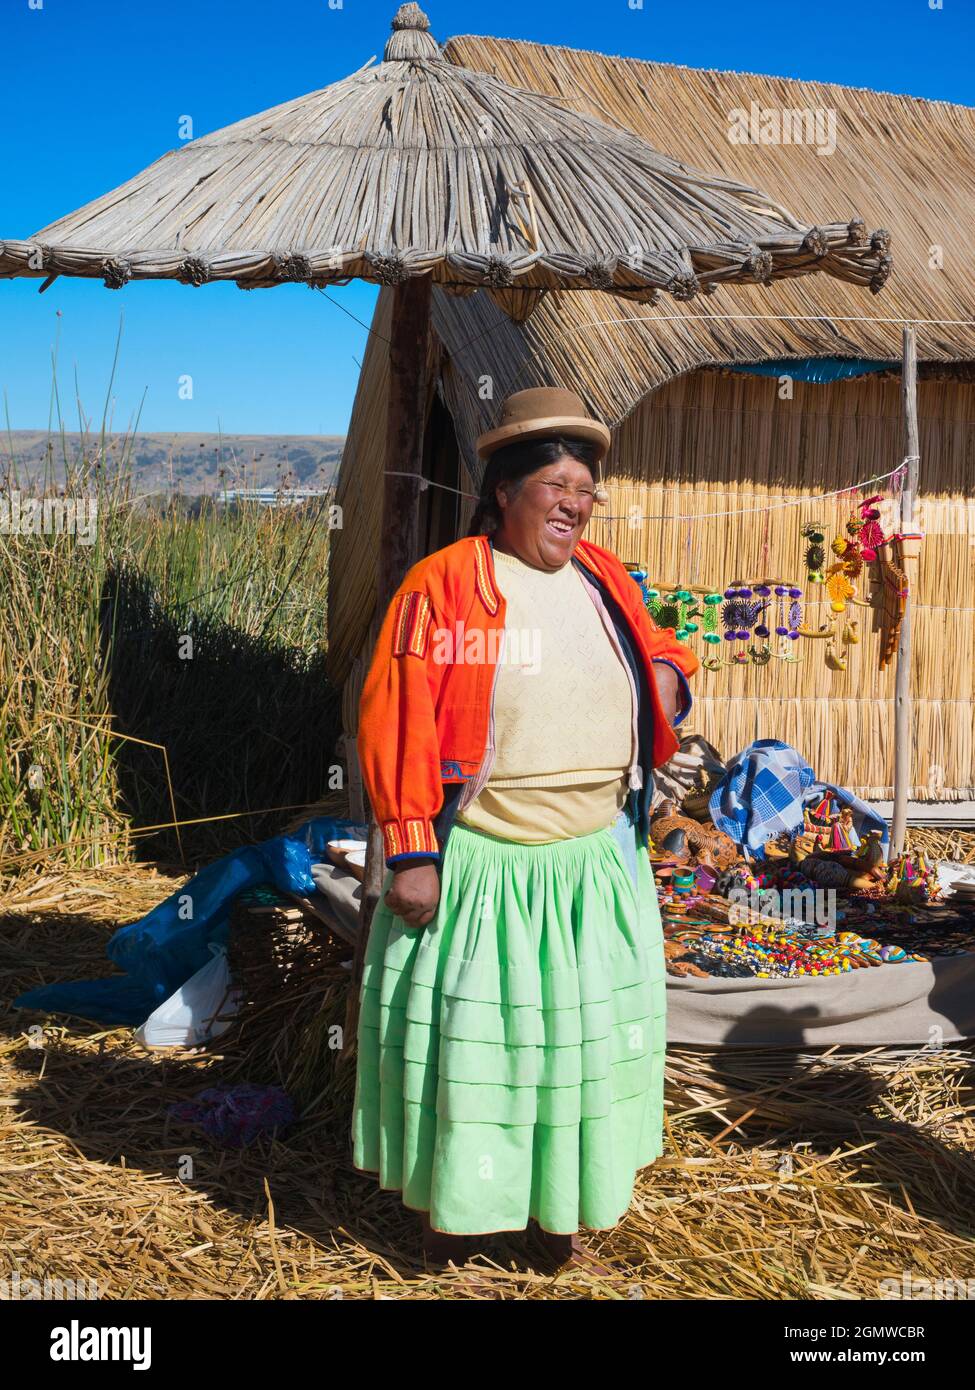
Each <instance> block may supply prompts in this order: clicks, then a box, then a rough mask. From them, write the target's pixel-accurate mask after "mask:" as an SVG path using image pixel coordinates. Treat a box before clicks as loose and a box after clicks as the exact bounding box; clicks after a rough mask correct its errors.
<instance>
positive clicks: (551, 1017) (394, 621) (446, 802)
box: [353, 388, 697, 1260]
mask: <svg viewBox="0 0 975 1390" xmlns="http://www.w3.org/2000/svg"><path fill="white" fill-rule="evenodd" d="M609 440H610V435H609V430H608V429H607V428H606V426H605V425H604V424H602V423H601V422H600V421H598V420H594V419H592V418H591V417H590V416H589V415H588V414H587V413H586V410H585V407H584V405H583V402H582V401H581V400H580V399H579V397H578V396H577V395H575V393H574V392H572V391H565V390H561V389H556V388H539V389H533V390H529V391H522V392H518V393H517V394H516V395H514V396H512V397H509V399H508V400H507V401H506V402H505V403H504V407H503V410H502V422H501V424H500V425H499V427H498V428H497V429H495V430H492V431H490V432H489V433H488V434H486V435H482V436H481V438H480V439H479V441H478V450H479V452H480V453H481V455H482V456H483V457H486V458H487V460H488V462H487V468H486V471H485V477H484V483H483V486H482V489H481V496H480V501H479V504H478V507H477V510H476V513H475V517H474V526H473V534H472V535H470V536H468V537H467V538H465V539H464V540H462V541H458V542H456V543H455V544H454V545H451V546H448V547H446V549H444V550H441V551H438V552H437V553H436V554H434V555H430V556H428V557H427V558H426V559H425V560H421V561H420V563H419V564H418V565H415V566H414V568H413V569H412V570H411V571H410V572H409V574H408V575H407V576H406V578H405V579H404V580H403V583H402V585H401V586H400V590H399V592H398V593H397V595H396V596H395V597H394V600H393V603H392V605H391V606H390V609H389V612H388V613H387V615H386V619H385V622H384V624H383V629H382V632H381V633H380V636H379V640H378V642H377V645H376V653H375V656H374V658H373V663H372V666H371V667H370V671H369V675H368V677H367V679H366V683H365V686H364V689H363V696H362V707H361V712H360V721H359V729H360V733H359V753H360V761H361V764H362V772H363V779H364V781H365V784H366V789H367V791H368V793H369V799H370V802H371V804H372V808H373V812H374V814H375V815H376V817H377V819H378V820H379V821H380V822H381V824H382V827H383V835H384V839H385V843H386V847H387V855H386V863H387V865H388V867H389V870H390V873H389V875H388V877H387V883H386V892H385V897H384V899H383V900H382V901H381V902H380V903H379V905H378V906H377V908H376V913H375V917H374V918H373V923H372V930H371V933H370V936H369V942H368V949H367V955H366V961H365V970H364V973H363V984H362V998H361V1010H360V1017H359V1035H358V1042H359V1048H358V1071H357V1085H356V1100H355V1114H354V1125H353V1137H354V1145H355V1162H356V1165H357V1166H358V1167H359V1168H362V1169H364V1170H366V1171H375V1172H378V1174H379V1180H380V1183H381V1185H382V1186H383V1187H386V1188H396V1189H399V1190H400V1191H402V1194H403V1200H404V1202H405V1203H406V1205H407V1206H410V1207H414V1208H416V1209H417V1210H419V1211H421V1212H422V1213H424V1216H425V1229H426V1240H427V1251H428V1254H429V1255H430V1256H431V1258H438V1259H439V1258H445V1257H447V1256H452V1257H456V1256H457V1255H458V1254H459V1253H461V1252H460V1250H459V1249H458V1241H459V1238H460V1237H466V1236H474V1235H478V1234H483V1233H487V1232H493V1231H505V1230H522V1229H524V1228H525V1227H526V1226H527V1225H528V1223H529V1222H533V1223H535V1224H536V1225H537V1227H538V1230H539V1234H540V1237H541V1239H542V1241H543V1243H544V1244H545V1245H546V1246H548V1248H549V1250H550V1251H551V1252H553V1253H556V1254H558V1255H560V1256H561V1257H562V1258H575V1259H580V1260H581V1259H585V1258H586V1253H585V1251H584V1250H583V1249H582V1247H581V1246H580V1245H579V1242H578V1235H577V1233H578V1230H579V1227H580V1224H581V1225H584V1226H589V1227H594V1228H603V1229H605V1228H607V1227H610V1226H613V1225H615V1223H616V1222H617V1221H619V1219H620V1218H621V1217H622V1216H623V1214H624V1212H625V1211H626V1209H627V1207H628V1205H629V1201H630V1196H631V1193H632V1188H633V1181H634V1177H635V1175H636V1172H637V1170H638V1169H639V1168H641V1167H643V1166H644V1165H645V1164H647V1163H650V1162H651V1161H652V1160H653V1159H654V1158H656V1157H657V1156H658V1154H659V1153H660V1152H661V1133H662V1122H663V1055H664V1010H665V987H664V964H663V939H662V933H661V926H660V915H659V912H658V909H657V900H656V894H655V891H654V885H653V878H652V875H651V873H650V867H649V861H648V858H647V852H646V837H647V829H648V816H647V812H648V805H649V798H650V791H651V786H652V778H651V771H652V769H653V767H654V766H657V765H659V764H660V763H661V762H663V761H665V760H666V758H667V757H669V756H670V754H671V753H672V752H673V751H674V749H675V748H676V746H677V740H676V738H675V736H674V733H673V730H672V728H671V724H672V723H673V722H675V721H677V720H679V718H680V717H683V714H684V713H686V709H687V706H688V705H689V696H688V694H687V684H686V680H685V677H686V676H689V675H692V674H693V672H694V670H695V669H696V667H697V660H696V658H695V657H694V656H693V655H692V654H691V653H690V652H688V651H687V650H686V648H685V647H683V646H682V644H681V643H679V642H677V640H676V639H675V637H674V634H673V631H661V630H659V629H657V628H655V627H654V625H653V623H652V622H651V620H650V618H649V615H648V614H647V611H646V609H645V607H644V605H643V603H642V600H641V597H640V594H639V591H638V589H637V587H636V585H635V584H634V583H633V581H632V580H631V579H630V577H629V575H628V574H627V573H626V570H625V569H624V567H623V565H622V564H621V563H620V561H619V560H618V559H617V557H616V556H615V555H613V554H612V553H611V552H610V551H608V550H603V549H601V548H600V547H599V546H595V545H592V544H590V543H589V542H587V541H585V540H583V539H582V533H583V532H584V530H585V528H586V525H587V523H588V521H589V518H590V515H591V513H592V508H593V504H594V502H595V500H596V498H597V473H598V467H599V463H600V461H601V459H602V457H603V455H604V454H605V452H606V450H607V448H608V446H609ZM457 623H462V624H463V625H464V628H465V631H478V630H480V629H483V630H484V631H485V633H486V634H487V635H492V634H494V633H497V632H500V633H502V634H503V638H504V641H503V649H502V651H501V653H500V654H498V653H497V651H496V650H495V654H494V656H493V657H487V658H486V659H485V661H484V662H483V663H482V664H481V665H480V667H479V668H475V669H471V666H470V663H469V662H467V661H465V663H464V664H463V665H458V664H456V663H454V662H451V661H448V662H446V663H444V662H443V661H442V660H439V661H438V659H437V656H436V654H435V647H434V644H433V643H432V642H431V640H430V634H431V631H435V630H438V629H440V628H447V629H453V628H454V627H455V625H456V624H457ZM525 632H531V633H532V634H533V636H534V637H535V638H537V641H535V642H533V643H532V644H530V649H531V652H532V659H531V660H514V659H512V657H511V648H512V647H513V645H514V638H515V637H516V636H518V637H519V639H520V638H521V637H522V635H523V634H524V633H525ZM484 650H485V652H488V651H490V650H491V644H490V643H485V645H484ZM521 650H522V644H521V643H520V642H519V653H520V652H521ZM678 704H679V705H680V706H681V708H680V711H679V712H678ZM424 929H425V930H424Z"/></svg>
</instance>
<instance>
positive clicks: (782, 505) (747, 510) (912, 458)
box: [383, 454, 920, 550]
mask: <svg viewBox="0 0 975 1390" xmlns="http://www.w3.org/2000/svg"><path fill="white" fill-rule="evenodd" d="M915 462H920V459H919V456H918V455H917V454H908V455H907V457H906V458H904V459H903V460H902V462H900V463H899V464H898V465H897V467H896V468H892V469H890V471H889V472H887V473H878V474H877V475H876V476H875V477H873V478H864V479H862V480H861V481H860V482H856V483H848V484H847V486H846V487H838V488H835V489H834V490H833V491H832V492H821V493H819V494H818V495H816V496H813V495H809V496H804V497H789V498H787V499H786V500H785V501H783V502H773V503H771V504H766V505H765V506H760V507H738V508H736V509H735V510H734V511H728V512H691V513H689V514H688V515H687V516H667V515H661V516H633V514H632V513H631V512H625V513H619V514H617V513H613V512H610V513H607V515H606V517H605V518H604V519H605V520H606V521H619V520H627V521H686V522H689V523H691V522H695V521H711V520H714V518H716V517H724V516H750V515H752V514H754V513H755V512H766V513H767V512H776V511H784V510H785V509H786V508H787V507H804V506H811V505H812V504H813V503H814V502H827V501H828V500H829V499H830V498H831V497H845V496H846V494H847V493H850V492H863V491H865V490H866V489H867V488H869V487H873V486H874V484H875V483H882V482H884V481H885V479H887V478H890V479H891V480H892V483H891V486H892V488H893V489H894V490H895V491H897V492H898V493H900V491H901V490H902V487H903V481H904V476H905V474H906V471H907V465H908V464H909V463H915ZM383 472H384V473H385V474H386V476H387V477H390V478H413V479H414V480H415V481H416V482H417V483H419V485H420V491H421V492H426V490H427V488H428V487H439V488H442V489H443V491H444V492H455V493H457V495H458V496H459V497H467V498H470V500H471V501H473V502H476V501H478V500H479V498H478V494H477V493H476V492H465V491H464V489H463V488H459V487H450V486H449V485H448V484H447V483H435V482H434V481H433V479H432V478H425V477H424V476H423V475H422V474H421V473H409V472H406V471H404V470H402V469H398V468H386V469H384V470H383ZM767 538H768V527H767V526H766V545H767ZM687 545H688V550H689V549H690V533H688V538H687Z"/></svg>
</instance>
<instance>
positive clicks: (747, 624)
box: [721, 584, 762, 666]
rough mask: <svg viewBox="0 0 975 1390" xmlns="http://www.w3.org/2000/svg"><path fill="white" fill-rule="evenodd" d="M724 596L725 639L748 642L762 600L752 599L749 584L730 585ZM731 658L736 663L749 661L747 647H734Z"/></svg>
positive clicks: (722, 612) (722, 618)
mask: <svg viewBox="0 0 975 1390" xmlns="http://www.w3.org/2000/svg"><path fill="white" fill-rule="evenodd" d="M724 596H725V598H726V600H727V602H726V603H725V605H724V607H723V608H722V610H721V621H722V622H723V623H724V627H725V634H724V636H725V641H726V642H732V643H734V642H747V641H748V640H749V638H750V637H751V628H752V624H753V623H754V622H755V620H756V618H757V617H758V615H759V613H760V611H761V606H762V605H761V602H758V603H755V602H753V601H752V591H751V589H750V588H749V587H748V585H747V584H731V585H729V586H728V588H727V589H725V591H724ZM731 660H732V661H733V662H734V663H735V664H736V665H739V666H741V665H744V664H745V663H746V662H747V661H748V651H747V649H746V648H745V647H739V648H738V649H737V650H735V649H734V647H732V656H731Z"/></svg>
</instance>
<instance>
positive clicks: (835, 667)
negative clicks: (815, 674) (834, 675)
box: [825, 634, 846, 671]
mask: <svg viewBox="0 0 975 1390" xmlns="http://www.w3.org/2000/svg"><path fill="white" fill-rule="evenodd" d="M825 661H826V665H827V666H828V667H829V669H830V670H831V671H845V670H846V657H845V656H838V655H837V652H836V647H835V645H834V640H833V636H832V634H830V639H829V641H828V642H827V644H826V655H825Z"/></svg>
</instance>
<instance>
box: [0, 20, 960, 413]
mask: <svg viewBox="0 0 975 1390" xmlns="http://www.w3.org/2000/svg"><path fill="white" fill-rule="evenodd" d="M32 3H33V5H34V6H38V5H39V6H40V8H31V4H32ZM932 3H935V4H936V3H937V0H931V2H930V3H929V0H888V3H886V4H883V5H880V6H877V5H874V4H862V3H855V0H812V3H805V4H803V3H799V4H782V3H781V2H780V3H775V4H773V3H772V2H771V0H748V3H746V4H736V3H730V4H729V3H727V0H723V3H718V0H698V2H697V3H689V0H644V3H643V8H642V9H639V8H636V9H631V8H630V6H629V5H628V3H627V0H601V2H600V3H599V4H591V3H582V0H576V3H573V0H564V3H561V4H554V3H552V0H535V3H532V4H526V3H524V0H519V3H514V0H494V2H493V3H492V4H491V5H489V6H477V7H475V6H471V5H470V4H467V5H464V4H461V3H459V2H458V0H431V2H430V4H428V5H424V8H425V9H426V10H427V13H428V14H429V16H430V21H431V29H432V31H433V33H434V35H435V36H436V37H437V38H438V39H440V40H441V41H443V40H445V39H447V38H448V37H450V36H451V35H452V34H463V33H472V32H473V33H494V34H498V35H502V36H504V37H508V38H520V39H531V40H535V41H538V42H541V43H561V44H567V45H569V46H571V47H575V48H590V49H595V50H597V51H599V52H603V53H619V54H627V55H629V56H631V57H636V58H646V59H658V60H661V61H665V62H676V63H687V64H689V65H691V66H694V67H715V68H730V69H736V70H739V71H751V72H768V73H778V74H781V75H783V76H787V77H805V78H813V79H821V80H824V81H834V82H843V83H849V84H853V85H858V86H864V87H876V88H880V89H883V90H887V91H894V92H906V93H909V94H911V95H913V96H923V97H933V98H944V99H946V100H949V101H957V102H963V103H966V104H969V105H975V77H973V71H972V70H973V58H975V0H944V3H943V8H942V9H937V8H932ZM395 9H396V0H344V4H343V7H342V8H338V9H331V8H329V5H328V3H327V0H184V3H174V0H2V13H0V48H2V50H3V53H4V61H3V84H2V87H0V121H2V124H0V129H2V131H3V135H4V139H3V180H2V192H0V237H3V236H10V237H27V236H29V235H30V234H31V233H32V232H34V231H37V230H38V229H39V228H40V227H42V226H44V225H45V224H46V223H48V222H50V221H52V220H53V219H54V218H56V217H59V216H61V215H63V214H64V213H66V212H69V211H71V210H73V209H74V208H76V207H79V206H80V205H81V204H83V203H85V202H88V201H89V200H90V199H92V198H94V197H97V196H98V195H99V194H101V193H103V192H105V191H107V190H108V189H110V188H113V187H114V186H116V185H117V184H120V183H122V182H123V181H124V180H125V179H127V178H130V177H131V176H132V175H133V174H135V173H136V172H138V170H139V169H141V168H143V167H144V166H145V165H147V164H149V163H150V162H151V161H152V160H153V159H156V158H157V157H158V156H159V155H161V154H162V153H163V152H164V151H166V150H168V149H172V148H174V147H175V146H177V145H178V144H179V139H178V122H179V120H180V117H181V116H184V115H190V116H192V118H193V123H194V131H195V134H197V135H200V134H203V133H205V132H207V131H210V130H214V129H216V128H218V127H220V126H223V125H227V124H228V123H230V122H231V121H235V120H239V119H240V118H241V117H243V116H247V115H250V114H251V113H253V112H256V111H261V110H263V109H265V108H267V107H269V106H275V105H277V104H278V103H279V102H282V101H285V100H287V99H289V98H291V97H294V96H298V95H300V94H302V93H304V92H308V91H313V90H315V89H317V88H319V87H324V86H326V85H327V84H328V83H329V82H333V81H336V80H337V79H339V78H340V77H343V76H345V75H346V74H347V73H349V72H351V71H353V70H354V69H355V68H357V67H359V66H361V65H362V63H364V62H365V61H366V60H367V59H368V58H370V57H371V56H373V55H376V56H377V57H381V56H382V48H383V44H384V43H385V40H386V37H387V35H388V32H389V21H390V18H391V17H392V15H393V13H394V11H395ZM973 211H975V210H973ZM37 284H38V282H37V281H18V280H12V281H11V280H7V281H3V280H0V325H2V333H0V393H2V394H3V395H4V396H5V397H6V401H7V409H8V410H9V417H10V424H11V426H12V427H13V428H15V429H37V428H43V427H45V426H46V424H47V419H48V409H49V400H50V394H51V353H52V349H53V345H54V341H55V335H56V334H57V333H58V332H59V335H60V338H59V364H60V365H59V383H60V387H61V392H62V397H63V398H65V399H66V400H67V402H68V406H69V409H68V411H67V415H68V422H69V425H70V424H71V423H72V421H73V419H74V416H73V406H72V404H71V403H72V402H73V399H74V394H75V381H74V378H75V373H77V381H78V387H79V392H80V396H81V399H82V402H83V405H84V408H85V410H86V412H87V413H88V414H89V415H90V416H92V417H94V418H95V419H96V420H97V419H100V416H101V410H102V403H103V401H104V398H105V391H106V386H107V382H108V376H109V370H110V367H111V361H112V355H113V351H114V346H115V338H116V334H117V332H118V327H119V316H120V312H124V327H123V335H122V347H121V362H120V367H119V370H118V373H117V376H116V382H115V391H114V396H115V406H114V418H115V424H116V426H117V427H118V426H124V425H125V424H126V423H127V421H128V420H129V419H130V418H132V417H133V416H134V414H135V412H136V411H137V410H139V408H140V403H142V401H143V396H144V398H145V399H144V404H142V405H141V419H140V428H142V429H144V430H154V429H155V430H180V431H195V430H216V429H217V428H222V429H223V430H225V431H227V432H233V433H238V432H240V433H252V432H258V433H268V434H281V433H295V434H333V433H334V434H341V433H344V432H345V429H346V427H347V424H348V418H349V411H350V409H351V405H352V399H353V396H354V393H355V383H356V377H357V372H358V368H357V366H356V359H358V361H361V360H362V353H363V348H364V343H365V336H366V335H365V331H364V330H363V329H362V328H361V327H359V325H358V324H356V323H355V322H354V321H353V320H352V319H351V318H349V317H348V316H347V314H345V313H343V312H342V310H341V309H339V308H337V307H335V306H334V305H332V304H330V303H328V301H327V300H326V299H325V298H324V297H323V296H322V295H320V294H315V293H313V292H311V291H310V290H308V289H307V288H305V287H304V286H282V287H280V288H277V289H274V290H257V291H254V292H251V293H243V292H241V291H240V290H238V289H237V288H236V287H234V286H233V285H209V286H205V287H203V288H202V289H199V290H194V289H191V288H189V287H185V286H182V285H176V284H169V283H165V282H163V283H154V284H152V283H150V284H146V283H143V284H138V283H136V284H130V285H128V286H126V288H125V289H124V290H122V291H119V292H117V293H115V292H111V291H109V290H106V289H104V288H103V287H102V285H101V282H100V281H84V280H69V279H60V280H58V281H57V282H56V283H55V284H54V286H52V288H51V289H50V290H48V291H47V293H45V294H44V295H41V296H39V295H38V293H37ZM330 293H331V294H333V295H334V296H335V298H336V299H338V300H339V301H340V302H341V304H342V305H344V306H345V308H346V309H347V310H349V312H350V313H352V314H354V315H356V316H357V317H358V318H360V319H363V320H364V321H366V322H368V321H369V318H370V315H371V312H372V305H373V303H374V299H375V295H376V291H375V289H374V288H373V287H371V286H368V285H364V284H354V285H350V286H348V287H346V288H343V289H338V290H333V291H331V292H330ZM58 310H60V311H61V316H60V318H58V317H57V311H58ZM184 373H190V374H192V376H193V381H194V399H193V400H192V401H181V400H180V399H179V398H178V394H177V390H178V379H179V377H180V376H181V375H182V374H184ZM0 423H2V422H0Z"/></svg>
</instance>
